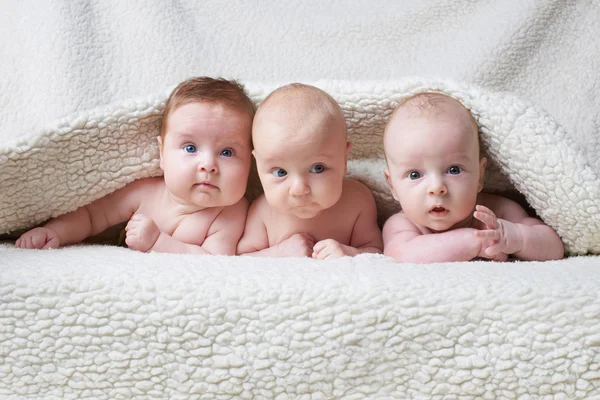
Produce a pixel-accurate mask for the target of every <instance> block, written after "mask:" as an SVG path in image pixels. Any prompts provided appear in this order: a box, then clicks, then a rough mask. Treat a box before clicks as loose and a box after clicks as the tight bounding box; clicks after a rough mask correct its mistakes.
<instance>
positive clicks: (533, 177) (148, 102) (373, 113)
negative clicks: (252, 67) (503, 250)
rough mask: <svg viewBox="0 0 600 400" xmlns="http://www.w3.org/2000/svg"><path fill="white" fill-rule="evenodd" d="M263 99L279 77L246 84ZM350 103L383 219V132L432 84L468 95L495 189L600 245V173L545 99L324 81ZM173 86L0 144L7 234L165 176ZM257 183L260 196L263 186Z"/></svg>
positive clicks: (569, 236) (0, 211) (569, 241)
mask: <svg viewBox="0 0 600 400" xmlns="http://www.w3.org/2000/svg"><path fill="white" fill-rule="evenodd" d="M245 84H246V86H247V88H248V90H249V92H250V95H251V97H252V98H253V99H254V100H255V101H256V103H260V101H262V99H264V97H265V96H266V95H267V94H268V93H269V92H270V91H271V90H273V89H274V88H275V87H276V86H277V85H274V84H268V83H264V82H262V83H261V82H245ZM314 84H315V85H316V86H319V87H321V88H322V89H324V90H325V91H327V92H329V93H330V94H331V95H332V96H333V97H334V98H335V99H336V100H337V101H338V102H339V103H340V105H341V106H342V109H343V110H344V113H345V115H346V118H347V124H348V130H349V137H350V140H351V141H353V142H354V150H353V152H352V153H351V156H350V157H351V162H350V165H349V172H350V175H351V176H353V177H355V178H357V179H359V180H361V181H363V182H364V183H366V184H367V185H368V186H369V187H370V188H371V189H372V190H373V192H374V194H375V196H376V200H377V203H378V208H379V216H380V221H381V222H383V220H385V218H387V217H389V216H390V215H391V213H392V212H393V211H394V210H397V205H396V204H395V202H394V201H393V199H392V198H391V196H390V195H389V193H388V191H387V189H386V188H385V180H384V177H383V172H382V171H383V151H382V138H381V136H382V133H383V128H384V126H385V123H386V121H387V118H389V116H390V114H391V112H392V111H393V109H394V108H395V106H396V105H397V104H398V102H400V101H402V99H403V98H406V97H407V96H410V95H412V94H415V93H417V92H422V91H433V92H440V93H445V94H448V95H450V96H452V97H454V98H456V99H457V100H459V101H461V102H462V103H463V104H464V105H465V106H466V107H467V108H468V109H469V110H471V112H472V113H473V115H474V117H475V119H476V120H477V122H478V123H479V126H480V132H481V138H482V141H483V144H484V149H485V151H486V153H487V155H488V157H489V158H490V160H491V167H490V169H489V172H488V174H487V175H486V184H485V189H487V190H491V191H501V190H510V189H516V190H518V191H519V192H520V193H521V194H523V195H524V197H525V198H526V200H527V202H528V203H529V204H530V205H531V206H532V207H533V208H534V209H535V211H536V212H537V214H538V215H539V216H540V217H541V218H542V220H543V221H544V222H545V223H547V224H548V225H550V226H551V227H553V228H554V229H555V230H556V231H557V232H558V234H559V235H560V237H561V239H562V240H563V242H564V244H565V248H566V250H567V252H568V253H569V254H587V253H596V254H597V253H600V177H599V173H598V171H597V170H596V169H595V168H594V166H593V165H590V164H589V163H588V161H587V158H586V157H585V155H584V154H583V153H582V151H581V149H580V148H579V147H578V145H577V144H576V143H574V142H573V141H572V139H571V138H570V137H569V136H568V135H567V134H566V132H565V130H564V128H562V127H561V126H560V125H559V124H558V123H557V122H556V121H555V120H554V119H553V118H551V117H550V116H549V115H547V114H546V113H545V112H544V111H543V110H542V109H541V108H540V107H538V106H536V105H535V104H533V103H531V102H529V101H527V100H524V99H521V98H519V97H517V96H515V95H513V94H511V93H507V92H494V91H489V90H486V89H484V88H479V87H477V86H474V85H469V84H465V83H458V82H453V81H448V80H443V79H433V78H406V79H404V80H396V81H389V82H383V81H382V82H372V81H371V82H351V81H329V80H326V81H317V82H314ZM168 93H169V91H164V92H163V93H159V94H155V95H152V96H149V97H146V98H144V99H133V100H128V101H124V102H120V103H114V104H109V105H107V106H104V107H100V108H96V109H94V110H91V111H89V112H87V113H79V114H76V115H73V116H71V117H66V118H64V119H62V120H60V121H58V122H57V123H55V124H54V125H53V126H50V127H49V128H47V129H45V130H42V131H39V132H37V133H36V134H35V135H32V136H31V137H30V138H29V139H28V140H24V141H20V142H18V143H15V144H13V145H11V146H5V147H4V148H2V149H0V187H2V188H5V190H3V191H2V193H1V194H0V233H5V232H9V231H11V230H15V229H21V228H26V227H30V226H33V225H35V224H38V223H40V222H43V221H44V220H46V219H48V218H50V217H56V216H58V215H61V214H64V213H66V212H69V211H73V210H74V209H76V208H77V207H80V206H83V205H85V204H88V203H90V202H91V201H93V200H95V199H97V198H99V197H101V196H104V195H106V194H108V193H110V192H112V191H114V190H116V189H118V188H120V187H122V186H124V185H125V184H127V183H129V182H131V181H133V180H134V179H138V178H143V177H148V176H156V175H159V174H160V173H161V171H160V169H159V167H158V148H157V145H156V136H158V129H159V122H160V118H161V112H162V109H163V107H164V102H165V100H166V98H167V97H168ZM258 188H259V186H258V181H257V179H256V177H254V179H252V180H251V181H250V183H249V188H248V193H249V194H250V197H253V195H255V194H256V192H257V190H258Z"/></svg>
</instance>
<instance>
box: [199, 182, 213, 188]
mask: <svg viewBox="0 0 600 400" xmlns="http://www.w3.org/2000/svg"><path fill="white" fill-rule="evenodd" d="M196 185H197V186H209V187H216V186H215V185H213V184H212V183H210V181H202V182H198V183H196Z"/></svg>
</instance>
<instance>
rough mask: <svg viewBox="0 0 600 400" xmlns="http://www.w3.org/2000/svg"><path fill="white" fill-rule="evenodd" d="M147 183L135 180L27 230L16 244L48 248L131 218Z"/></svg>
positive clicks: (70, 242)
mask: <svg viewBox="0 0 600 400" xmlns="http://www.w3.org/2000/svg"><path fill="white" fill-rule="evenodd" d="M146 186H147V182H146V181H145V180H139V181H135V182H133V183H131V184H129V185H127V186H125V187H124V188H122V189H119V190H117V191H115V192H113V193H111V194H108V195H106V196H104V197H102V198H100V199H98V200H96V201H94V202H93V203H91V204H88V205H86V206H83V207H80V208H78V209H77V210H75V211H73V212H70V213H68V214H65V215H61V216H60V217H57V218H54V219H52V220H50V221H49V222H48V223H47V224H46V225H44V226H43V227H39V228H34V229H31V230H29V231H27V232H25V233H24V234H23V235H21V237H20V238H19V239H18V240H17V241H16V243H15V246H16V247H20V248H26V249H34V248H37V249H48V248H57V247H59V246H65V245H68V244H72V243H78V242H81V241H82V240H84V239H86V238H88V237H90V236H93V235H96V234H98V233H101V232H103V231H104V230H106V229H107V228H109V227H111V226H113V225H117V224H119V223H121V222H124V221H127V220H128V219H129V218H130V217H131V215H132V214H133V213H134V212H135V210H136V209H137V207H138V205H139V192H140V190H144V188H145V187H146Z"/></svg>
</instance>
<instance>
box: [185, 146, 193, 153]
mask: <svg viewBox="0 0 600 400" xmlns="http://www.w3.org/2000/svg"><path fill="white" fill-rule="evenodd" d="M184 150H185V152H186V153H195V152H196V146H194V145H193V144H188V145H186V146H185V147H184Z"/></svg>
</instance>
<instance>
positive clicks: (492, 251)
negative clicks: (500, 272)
mask: <svg viewBox="0 0 600 400" xmlns="http://www.w3.org/2000/svg"><path fill="white" fill-rule="evenodd" d="M500 247H501V246H500V244H498V243H497V244H494V245H492V246H490V247H488V248H487V249H485V254H486V255H488V256H490V257H495V256H497V255H498V254H500V253H501V249H500Z"/></svg>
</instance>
